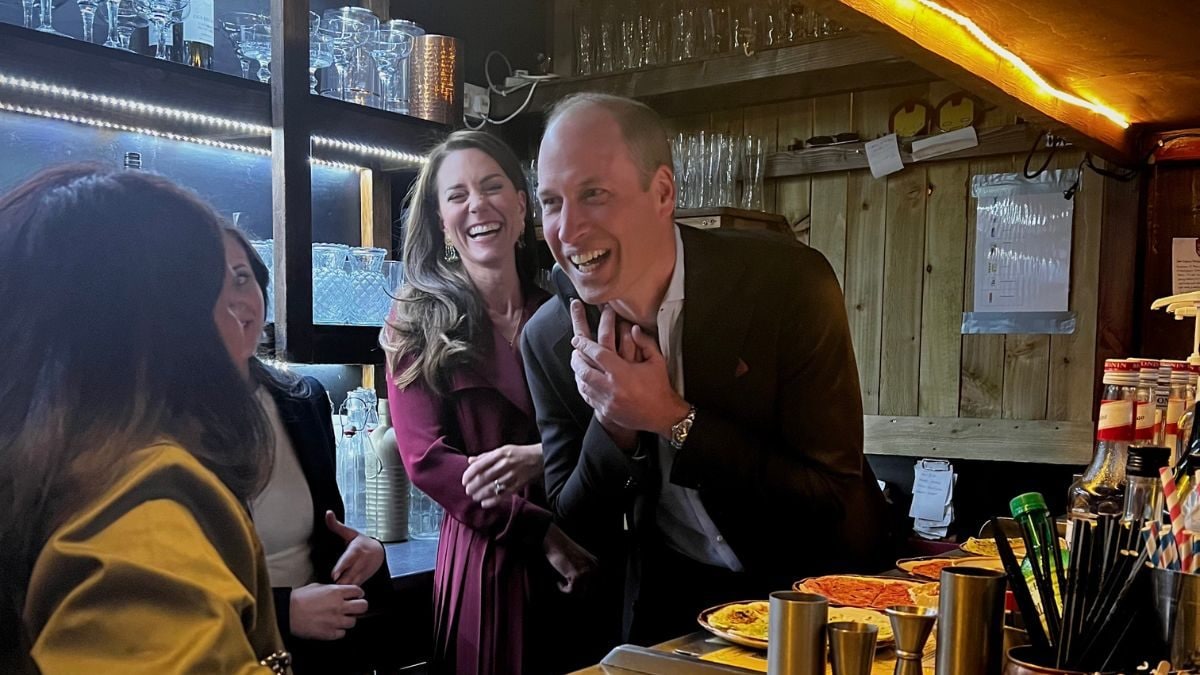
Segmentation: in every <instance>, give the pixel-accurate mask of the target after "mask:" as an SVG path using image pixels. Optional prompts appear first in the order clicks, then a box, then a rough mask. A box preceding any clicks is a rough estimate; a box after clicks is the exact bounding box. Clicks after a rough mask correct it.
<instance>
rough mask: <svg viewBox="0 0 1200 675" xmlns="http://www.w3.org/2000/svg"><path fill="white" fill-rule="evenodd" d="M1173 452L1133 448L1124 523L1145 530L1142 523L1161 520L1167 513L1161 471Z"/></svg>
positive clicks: (1128, 466)
mask: <svg viewBox="0 0 1200 675" xmlns="http://www.w3.org/2000/svg"><path fill="white" fill-rule="evenodd" d="M1170 458H1171V451H1170V449H1168V448H1164V447H1160V446H1155V445H1135V446H1133V447H1131V448H1129V459H1128V461H1126V463H1125V513H1124V515H1122V516H1121V520H1122V521H1123V522H1125V523H1127V524H1130V525H1133V526H1136V527H1138V528H1140V527H1141V525H1142V523H1146V522H1150V521H1157V520H1158V518H1159V517H1160V516H1161V515H1162V512H1163V493H1162V482H1161V481H1160V480H1159V477H1158V470H1159V469H1161V468H1162V467H1164V466H1167V463H1168V462H1169V461H1170Z"/></svg>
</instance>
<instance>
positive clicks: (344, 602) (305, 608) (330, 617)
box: [289, 584, 367, 640]
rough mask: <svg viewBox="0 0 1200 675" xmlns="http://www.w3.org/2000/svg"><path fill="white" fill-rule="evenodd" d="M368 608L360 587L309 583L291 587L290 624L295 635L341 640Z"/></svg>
mask: <svg viewBox="0 0 1200 675" xmlns="http://www.w3.org/2000/svg"><path fill="white" fill-rule="evenodd" d="M366 611H367V600H366V598H364V597H363V590H362V589H361V588H359V587H358V586H340V585H336V584H309V585H307V586H301V587H300V588H293V589H292V597H291V604H290V611H289V613H290V617H289V623H290V624H291V625H290V628H291V630H292V635H295V636H297V637H302V638H308V639H309V640H340V639H342V638H344V637H346V631H347V630H349V629H351V628H354V624H356V623H358V617H359V616H360V615H362V614H363V613H364V612H366Z"/></svg>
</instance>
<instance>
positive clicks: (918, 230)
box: [879, 166, 928, 415]
mask: <svg viewBox="0 0 1200 675" xmlns="http://www.w3.org/2000/svg"><path fill="white" fill-rule="evenodd" d="M927 176H928V173H927V170H926V169H925V167H921V166H910V167H907V168H905V169H904V170H903V171H901V172H899V173H894V174H892V175H890V176H888V179H887V224H886V227H887V235H886V239H885V244H884V255H883V333H882V345H883V356H882V357H881V359H880V366H881V367H880V376H879V412H880V414H884V415H916V414H917V408H918V406H917V387H918V385H919V382H920V363H921V300H922V291H921V288H922V281H923V277H924V274H923V270H922V266H921V262H920V261H921V259H922V258H923V257H924V252H925V197H926V191H927V189H928V184H927V182H926V179H927Z"/></svg>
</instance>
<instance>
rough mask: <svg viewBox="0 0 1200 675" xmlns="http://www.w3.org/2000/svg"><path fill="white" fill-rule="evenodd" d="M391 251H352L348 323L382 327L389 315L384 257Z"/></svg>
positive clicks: (362, 248) (380, 249)
mask: <svg viewBox="0 0 1200 675" xmlns="http://www.w3.org/2000/svg"><path fill="white" fill-rule="evenodd" d="M385 255H387V250H385V249H382V248H373V247H369V246H355V247H353V248H351V249H350V303H349V311H348V312H347V314H348V319H349V320H348V321H347V323H351V324H354V325H358V326H380V325H382V324H383V317H384V316H386V315H387V311H388V305H389V303H388V300H389V298H388V296H387V293H386V292H385V291H386V289H385V286H386V284H387V279H385V278H384V276H383V257H384V256H385Z"/></svg>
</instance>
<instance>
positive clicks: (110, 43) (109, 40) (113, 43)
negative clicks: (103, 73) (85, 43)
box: [104, 0, 121, 49]
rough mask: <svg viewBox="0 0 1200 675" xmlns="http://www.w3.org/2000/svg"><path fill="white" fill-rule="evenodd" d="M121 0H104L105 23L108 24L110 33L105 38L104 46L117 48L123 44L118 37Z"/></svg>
mask: <svg viewBox="0 0 1200 675" xmlns="http://www.w3.org/2000/svg"><path fill="white" fill-rule="evenodd" d="M120 4H121V0H104V23H105V24H106V25H107V26H108V35H106V36H105V38H104V46H105V47H111V48H114V49H115V48H117V47H120V46H121V42H120V40H118V39H117V7H119V6H120Z"/></svg>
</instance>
